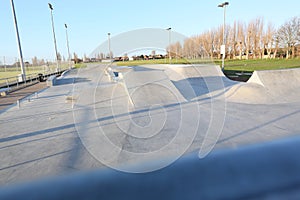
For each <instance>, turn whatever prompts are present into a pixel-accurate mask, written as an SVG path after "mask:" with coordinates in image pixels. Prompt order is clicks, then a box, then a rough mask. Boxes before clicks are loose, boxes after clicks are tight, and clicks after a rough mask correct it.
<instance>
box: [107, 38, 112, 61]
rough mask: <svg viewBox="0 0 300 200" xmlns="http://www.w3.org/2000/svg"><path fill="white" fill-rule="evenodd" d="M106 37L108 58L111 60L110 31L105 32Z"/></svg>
mask: <svg viewBox="0 0 300 200" xmlns="http://www.w3.org/2000/svg"><path fill="white" fill-rule="evenodd" d="M107 37H108V53H109V59H110V60H111V47H110V33H107Z"/></svg>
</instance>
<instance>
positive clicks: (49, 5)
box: [48, 3, 60, 71]
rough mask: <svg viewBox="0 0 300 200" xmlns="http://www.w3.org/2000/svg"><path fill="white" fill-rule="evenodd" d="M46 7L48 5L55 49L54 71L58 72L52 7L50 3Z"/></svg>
mask: <svg viewBox="0 0 300 200" xmlns="http://www.w3.org/2000/svg"><path fill="white" fill-rule="evenodd" d="M48 5H49V8H50V13H51V22H52V32H53V41H54V48H55V60H56V71H60V69H59V64H58V52H57V45H56V37H55V30H54V20H53V7H52V4H51V3H48Z"/></svg>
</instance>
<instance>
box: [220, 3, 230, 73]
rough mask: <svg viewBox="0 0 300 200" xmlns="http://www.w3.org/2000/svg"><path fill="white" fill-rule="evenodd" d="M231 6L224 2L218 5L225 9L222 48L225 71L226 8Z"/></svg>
mask: <svg viewBox="0 0 300 200" xmlns="http://www.w3.org/2000/svg"><path fill="white" fill-rule="evenodd" d="M228 5H229V2H224V3H221V4H219V5H218V7H219V8H224V18H223V19H224V21H223V45H222V46H221V54H222V70H224V65H225V54H226V46H225V44H226V40H225V26H226V6H228Z"/></svg>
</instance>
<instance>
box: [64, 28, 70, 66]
mask: <svg viewBox="0 0 300 200" xmlns="http://www.w3.org/2000/svg"><path fill="white" fill-rule="evenodd" d="M65 28H66V40H67V49H68V63H69V69H71V54H70V46H69V37H68V25H67V24H65Z"/></svg>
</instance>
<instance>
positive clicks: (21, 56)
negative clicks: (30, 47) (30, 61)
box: [10, 0, 26, 81]
mask: <svg viewBox="0 0 300 200" xmlns="http://www.w3.org/2000/svg"><path fill="white" fill-rule="evenodd" d="M10 3H11V8H12V13H13V16H14V23H15V29H16V37H17V43H18V50H19V59H20V66H21V72H22V77H21V80H20V81H26V73H25V67H24V61H23V54H22V48H21V41H20V36H19V29H18V22H17V17H16V12H15V6H14V1H13V0H10Z"/></svg>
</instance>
